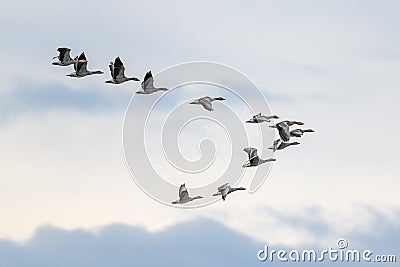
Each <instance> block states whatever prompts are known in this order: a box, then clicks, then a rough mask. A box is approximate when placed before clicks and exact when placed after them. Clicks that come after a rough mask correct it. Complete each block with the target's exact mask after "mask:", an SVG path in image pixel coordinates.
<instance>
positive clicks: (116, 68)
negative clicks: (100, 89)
mask: <svg viewBox="0 0 400 267" xmlns="http://www.w3.org/2000/svg"><path fill="white" fill-rule="evenodd" d="M109 67H110V71H111V77H112V79H111V80H109V81H106V83H112V84H120V83H124V82H127V81H140V80H139V79H138V78H136V77H131V78H128V77H126V76H125V73H124V72H125V67H124V64H123V63H122V61H121V59H120V58H119V57H117V58H116V59H115V60H114V63H113V62H110V65H109Z"/></svg>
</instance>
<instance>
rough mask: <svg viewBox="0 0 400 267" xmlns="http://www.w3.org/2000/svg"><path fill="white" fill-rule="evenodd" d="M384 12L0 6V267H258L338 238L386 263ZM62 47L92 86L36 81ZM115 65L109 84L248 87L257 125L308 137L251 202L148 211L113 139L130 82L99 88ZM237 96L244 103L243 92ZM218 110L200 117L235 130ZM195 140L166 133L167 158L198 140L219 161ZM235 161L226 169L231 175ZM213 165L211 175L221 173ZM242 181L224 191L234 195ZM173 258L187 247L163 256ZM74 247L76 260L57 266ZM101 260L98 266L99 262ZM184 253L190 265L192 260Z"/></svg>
mask: <svg viewBox="0 0 400 267" xmlns="http://www.w3.org/2000/svg"><path fill="white" fill-rule="evenodd" d="M399 8H400V4H399V3H398V2H397V1H389V0H384V1H372V0H367V1H360V0H353V1H341V0H339V1H324V0H323V1H316V0H314V1H311V0H303V1H290V0H284V1H250V2H245V1H202V2H201V3H200V2H198V3H195V2H184V3H183V2H179V1H151V2H148V1H147V2H146V1H141V2H137V1H114V2H110V1H96V2H95V1H87V2H84V3H82V2H78V1H68V2H67V1H35V2H24V3H23V8H22V7H21V3H20V2H15V1H1V3H0V23H1V25H5V26H3V27H1V28H0V34H1V36H3V37H4V38H2V43H1V46H2V47H1V48H2V49H0V57H1V58H2V60H3V64H2V67H1V71H0V79H1V81H2V82H1V86H0V99H1V101H0V114H1V116H0V147H1V148H2V149H1V150H0V160H1V162H2V165H1V168H0V210H1V211H2V212H1V218H0V255H2V257H1V258H2V259H6V260H8V261H7V263H8V264H7V266H50V265H51V266H54V264H56V263H57V265H58V266H64V265H62V264H61V263H60V262H62V263H64V264H65V266H67V264H68V265H69V266H70V265H71V264H73V265H75V266H88V265H89V266H91V265H95V264H96V265H97V266H110V265H111V264H112V263H116V262H117V263H118V264H119V265H120V266H125V265H126V266H128V264H130V265H129V266H131V265H132V264H133V263H137V262H138V263H143V262H147V261H146V260H147V259H148V257H150V256H151V255H153V254H152V253H153V252H152V251H153V250H154V249H159V250H160V251H162V256H160V259H161V258H163V259H166V258H168V259H169V260H168V262H167V264H166V265H167V266H170V265H173V264H176V263H178V262H181V260H182V261H183V260H188V258H189V260H190V261H193V262H194V266H196V265H195V264H197V265H199V266H200V265H201V266H203V265H205V264H213V263H216V262H226V261H225V260H224V259H225V258H223V257H222V255H234V256H232V257H233V258H229V260H231V261H232V265H233V266H236V265H237V266H243V264H246V265H251V266H252V265H259V264H262V263H260V262H258V261H257V258H256V253H257V251H258V249H260V248H262V247H263V245H264V244H265V243H267V244H270V245H273V246H277V247H287V248H304V247H308V248H310V247H311V248H321V247H327V246H330V245H332V244H335V242H336V241H337V240H338V239H339V238H342V237H345V238H346V239H347V240H348V242H349V244H350V245H351V247H353V244H354V246H357V247H360V248H361V247H370V248H371V249H375V250H376V251H381V252H382V253H395V254H396V253H397V255H399V251H398V247H399V246H398V238H396V237H398V235H399V227H398V225H400V224H399V223H400V217H399V209H400V200H399V198H398V189H399V187H400V182H399V180H398V177H399V168H398V164H397V159H398V156H397V152H396V151H397V150H398V149H399V148H400V142H399V141H398V138H397V133H398V132H399V130H400V126H399V125H398V124H397V123H396V118H397V114H399V111H400V110H399V108H398V106H397V105H396V99H397V98H398V97H399V96H400V95H399V94H400V93H399V91H398V88H399V85H400V78H399V77H400V76H399V75H398V70H399V69H400V68H399V67H400V37H399V36H400V34H399V31H400V27H399V24H400V18H399V17H398V12H397V11H398V10H399ZM62 46H66V47H70V48H71V49H72V51H71V55H73V56H74V55H77V54H79V53H80V52H82V51H85V54H86V56H87V57H88V60H89V63H88V68H89V69H91V70H97V69H101V70H103V71H104V72H105V74H104V75H99V76H95V75H94V76H92V77H85V78H82V79H73V78H70V77H66V76H65V75H66V74H68V73H70V72H72V67H65V68H64V67H58V66H53V65H51V62H52V57H53V56H56V55H57V51H56V50H57V47H62ZM116 56H120V57H121V59H122V60H123V62H124V63H125V68H126V75H127V76H135V77H139V78H140V79H142V78H143V77H144V74H145V73H146V72H147V71H148V70H152V72H153V74H154V75H155V77H157V76H156V75H157V74H158V73H160V72H162V71H164V70H165V69H167V68H169V67H171V66H175V65H177V64H181V63H186V62H192V61H207V62H216V63H220V64H224V65H227V66H230V67H232V68H234V69H236V70H238V71H240V72H241V73H243V74H244V75H246V76H247V77H249V79H250V80H251V81H253V82H254V84H256V85H257V86H258V88H260V90H261V91H262V93H263V94H264V96H265V98H266V100H267V101H268V104H269V107H270V108H271V110H272V113H274V114H277V115H279V116H280V117H281V118H287V119H295V120H301V121H304V122H305V123H306V125H305V126H306V127H307V128H313V129H314V130H316V132H315V133H313V134H310V135H306V136H304V137H303V138H302V139H301V140H300V142H301V145H300V146H298V147H291V148H288V149H287V150H284V151H281V152H278V153H276V155H275V156H276V157H277V159H278V160H277V162H275V163H274V164H273V166H272V167H271V171H270V173H269V175H268V177H267V180H266V182H265V183H264V184H263V185H262V187H261V188H260V189H259V190H258V191H257V192H255V193H254V194H248V193H247V192H240V193H234V194H231V195H229V197H228V199H227V201H224V202H222V201H218V202H216V203H214V204H212V205H209V206H206V207H202V208H198V209H177V208H172V207H169V206H165V205H163V204H161V203H159V202H157V201H155V200H154V199H152V198H150V197H149V196H147V195H146V194H145V193H144V192H142V191H141V189H140V188H139V187H138V185H137V184H136V183H135V182H134V181H133V179H132V177H131V175H130V173H129V171H128V168H127V166H126V163H125V159H124V153H123V144H122V133H123V123H124V118H125V113H126V111H127V109H128V106H129V104H130V103H131V99H132V97H133V100H132V103H136V102H138V103H140V100H139V98H138V96H135V94H134V92H135V91H137V89H138V87H139V85H140V84H139V83H136V82H127V83H124V84H121V85H118V86H114V85H109V84H105V83H104V81H105V80H107V79H109V72H108V63H109V61H111V60H113V59H114V58H115V57H116ZM158 82H159V83H160V84H159V85H160V86H162V82H163V80H162V79H161V76H160V80H158ZM158 82H157V80H156V82H155V83H156V85H158ZM239 85H240V84H239ZM196 88H198V89H192V90H190V88H189V89H185V88H180V89H179V90H178V89H177V90H176V91H174V90H172V91H171V93H170V94H169V95H168V96H169V97H166V98H165V101H164V102H161V104H160V107H159V108H158V109H156V110H155V115H156V116H155V118H156V119H155V122H154V125H155V126H156V125H157V124H159V122H158V121H157V118H159V117H160V116H158V115H160V114H164V115H165V114H169V112H171V110H173V108H174V105H175V103H176V102H177V101H181V103H182V101H183V102H184V101H188V100H190V99H192V98H194V97H195V95H196V90H199V91H200V90H203V91H204V90H210V91H208V92H210V93H211V92H212V89H210V88H205V89H204V88H200V87H196ZM218 90H219V91H218ZM181 91H182V93H181V94H179V96H178V93H179V92H181ZM174 92H176V93H174ZM208 92H207V93H208ZM214 92H215V94H226V92H224V91H223V90H221V89H220V88H219V89H216V88H215V91H214ZM158 96H159V95H158ZM158 96H156V97H158ZM227 96H230V95H228V94H227ZM145 97H147V96H145ZM246 97H248V99H250V101H252V100H251V99H254V95H253V94H252V93H251V92H250V93H249V94H248V95H246ZM252 97H253V98H252ZM174 98H175V99H174ZM231 98H232V99H231ZM231 98H229V99H227V101H225V102H223V103H217V104H215V109H216V111H215V112H214V113H215V114H217V111H218V110H220V111H221V112H222V111H225V110H226V112H228V111H229V110H230V111H232V112H234V114H235V115H237V116H238V117H240V118H245V116H247V115H246V114H249V116H251V115H252V114H251V113H249V112H248V111H246V110H245V109H242V103H240V101H239V100H238V99H236V98H234V97H231ZM148 99H149V98H148ZM174 101H175V102H174ZM217 108H219V109H217ZM195 112H196V114H197V113H199V114H203V115H207V116H208V115H210V114H209V113H207V112H206V111H203V110H201V109H200V108H199V109H196V110H195ZM246 112H247V113H246ZM178 113H179V112H178ZM214 113H213V114H214ZM179 115H182V116H183V114H182V113H181V114H178V115H175V117H174V119H176V120H179V119H181V117H180V116H179ZM206 125H208V124H206ZM150 126H151V125H150ZM196 127H197V128H196ZM198 127H200V125H199V124H194V125H192V126H191V127H188V129H187V132H186V134H183V135H182V138H181V140H180V141H181V143H180V144H179V146H180V148H182V150H181V151H182V155H183V156H185V158H186V157H187V158H188V159H189V160H196V159H198V158H201V157H202V154H201V153H202V151H201V146H200V144H201V141H202V140H203V139H204V138H210V139H212V140H214V143H215V144H217V145H216V146H215V149H216V151H217V154H216V155H217V156H220V155H221V154H222V155H225V153H222V152H221V151H220V153H218V149H220V148H221V147H218V144H221V142H225V141H226V135H225V133H224V132H223V131H221V129H220V128H218V127H212V125H211V124H210V126H209V127H206V126H204V127H203V128H201V127H200V130H198V129H199V128H198ZM242 127H243V126H242ZM151 129H152V128H151ZM183 133H185V132H184V131H183ZM153 134H154V136H155V138H157V136H159V135H160V133H159V132H157V130H153V131H150V132H149V135H148V137H152V136H153ZM252 134H254V136H257V132H254V133H252ZM230 135H232V133H230ZM193 144H195V145H194V146H193ZM222 144H224V143H222ZM236 144H237V143H233V145H232V146H234V145H236ZM253 144H254V145H259V144H258V143H256V142H255V143H253ZM240 145H241V143H240ZM268 145H269V144H268ZM224 147H225V146H223V148H222V149H224ZM217 148H218V149H217ZM203 152H204V151H203ZM240 153H242V154H238V161H237V164H239V162H241V161H245V160H246V155H245V153H244V152H240ZM154 154H157V153H153V156H154ZM263 155H264V153H263ZM240 157H241V158H240ZM133 160H135V159H133ZM141 160H142V158H141V156H140V155H138V157H137V162H138V163H139V164H140V163H141ZM153 160H154V161H156V162H158V161H160V162H161V160H162V158H158V157H157V156H155V158H153ZM216 160H218V161H217V162H219V165H218V166H221V165H223V166H226V165H224V162H225V163H226V162H227V161H229V158H226V157H217V158H216ZM234 163H235V164H236V161H234ZM237 164H236V165H237ZM241 164H243V163H241ZM236 165H235V166H236ZM165 166H166V163H165V162H161V163H160V166H158V168H159V169H158V170H159V171H161V172H163V171H164V172H166V171H165V170H166V167H165ZM260 168H261V166H260ZM266 168H269V166H266ZM225 169H226V168H225ZM222 171H225V170H222V169H219V168H215V166H214V167H213V168H211V169H210V173H205V174H204V175H203V177H202V178H199V179H198V180H190V179H189V177H188V178H187V179H188V181H187V185H188V187H189V188H190V187H196V186H198V185H205V184H210V183H211V182H212V181H213V180H212V179H213V178H212V177H214V176H215V177H216V176H218V175H219V174H220V173H221V172H222ZM250 172H251V171H250ZM173 174H174V173H168V174H167V176H168V177H169V178H168V179H169V181H170V182H171V183H173V184H175V185H179V184H180V183H181V182H184V180H185V178H186V174H181V175H173ZM250 174H251V173H250ZM200 177H201V176H200ZM210 177H211V178H210ZM246 177H247V176H246V175H245V176H244V178H243V180H242V181H241V185H243V186H246V187H248V186H249V185H250V180H249V179H246ZM247 178H248V177H247ZM171 196H173V197H176V193H174V192H172V193H171ZM173 200H175V199H172V200H171V201H173ZM181 229H182V231H183V235H184V236H183V237H182V232H181ZM220 233H222V236H221V237H217V236H218V235H219V234H220ZM204 236H209V237H210V239H205V238H204ZM121 237H123V238H121ZM383 240H385V242H383ZM147 241H148V243H146V245H143V242H147ZM182 242H193V243H195V244H196V245H194V246H193V247H186V248H184V249H183V250H180V249H179V246H180V244H181V243H182ZM169 243H170V244H171V245H168V244H169ZM139 244H141V245H139ZM227 244H229V245H227ZM75 245H77V247H80V246H82V248H86V249H88V251H90V257H89V256H88V255H86V254H82V252H81V251H78V250H74V249H71V250H69V248H71V247H72V246H75ZM53 246H55V247H53ZM66 248H67V250H68V252H65V251H66ZM116 248H119V249H116ZM134 248H135V249H137V251H138V252H137V253H133V254H132V253H130V252H131V251H132V250H133V249H134ZM51 249H54V253H50V254H52V255H53V256H52V257H50V256H48V254H49V253H46V252H48V251H49V250H51ZM104 250H106V251H107V252H106V253H107V255H110V257H109V258H108V260H110V262H108V261H102V259H103V258H102V256H101V255H104ZM198 251H200V252H201V255H202V257H201V260H200V258H197V257H196V260H195V261H194V260H193V257H194V256H193V257H191V256H190V255H192V254H191V253H195V252H198ZM160 253H161V252H160ZM132 255H134V256H135V257H133V256H132ZM149 255H150V256H149ZM188 255H189V256H188ZM136 256H137V257H136ZM399 256H400V255H399ZM142 257H143V258H142ZM185 257H188V258H185ZM16 259H18V260H16ZM158 260H159V259H158V258H156V259H154V262H148V264H149V265H150V266H154V265H158V263H159V262H158ZM28 262H30V263H32V264H29V265H28ZM102 262H103V263H102ZM101 264H103V265H101ZM234 264H236V265H234ZM327 266H329V265H327Z"/></svg>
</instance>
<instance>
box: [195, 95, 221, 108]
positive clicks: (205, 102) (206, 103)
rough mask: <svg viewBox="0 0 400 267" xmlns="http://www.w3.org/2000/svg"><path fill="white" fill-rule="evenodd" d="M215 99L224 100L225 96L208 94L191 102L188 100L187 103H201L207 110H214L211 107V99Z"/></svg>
mask: <svg viewBox="0 0 400 267" xmlns="http://www.w3.org/2000/svg"><path fill="white" fill-rule="evenodd" d="M216 100H220V101H222V100H225V98H222V97H209V96H205V97H202V98H199V99H196V100H195V101H193V102H190V103H189V104H195V105H202V106H203V108H205V109H206V110H208V111H214V109H213V108H212V103H211V102H213V101H216Z"/></svg>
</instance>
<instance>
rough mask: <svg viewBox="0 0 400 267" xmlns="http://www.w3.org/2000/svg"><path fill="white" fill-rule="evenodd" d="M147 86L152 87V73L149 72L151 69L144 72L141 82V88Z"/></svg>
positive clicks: (146, 87) (144, 88)
mask: <svg viewBox="0 0 400 267" xmlns="http://www.w3.org/2000/svg"><path fill="white" fill-rule="evenodd" d="M148 88H154V86H153V75H152V74H151V70H150V71H148V72H147V73H146V75H145V76H144V79H143V82H142V89H143V90H146V89H148Z"/></svg>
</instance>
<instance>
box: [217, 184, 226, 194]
mask: <svg viewBox="0 0 400 267" xmlns="http://www.w3.org/2000/svg"><path fill="white" fill-rule="evenodd" d="M228 186H229V183H225V184H223V185H221V186H219V187H218V188H217V190H218V192H221V193H222V191H224V190H225V189H226V188H228Z"/></svg>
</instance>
